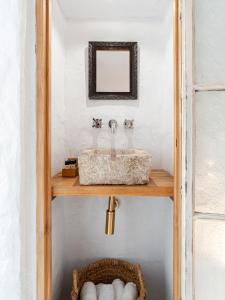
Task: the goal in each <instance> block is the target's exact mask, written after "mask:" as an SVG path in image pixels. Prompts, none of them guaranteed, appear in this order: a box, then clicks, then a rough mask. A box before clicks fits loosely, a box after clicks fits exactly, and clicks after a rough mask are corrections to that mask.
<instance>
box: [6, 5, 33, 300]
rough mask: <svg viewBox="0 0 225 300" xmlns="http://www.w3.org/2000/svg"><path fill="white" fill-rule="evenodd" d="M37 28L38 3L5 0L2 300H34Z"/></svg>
mask: <svg viewBox="0 0 225 300" xmlns="http://www.w3.org/2000/svg"><path fill="white" fill-rule="evenodd" d="M28 16H29V18H28ZM34 28H35V26H34V1H26V0H23V1H17V0H11V1H0V37H1V47H0V82H1V88H0V170H1V174H0V191H1V194H0V266H1V267H0V299H1V300H6V299H15V300H16V299H29V300H30V299H35V215H36V213H35V180H36V179H35V93H34V87H35V80H34V70H35V67H34V57H35V54H34V44H35V42H34Z"/></svg>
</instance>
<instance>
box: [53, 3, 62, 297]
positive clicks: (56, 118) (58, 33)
mask: <svg viewBox="0 0 225 300" xmlns="http://www.w3.org/2000/svg"><path fill="white" fill-rule="evenodd" d="M52 11H53V14H52V108H53V111H52V157H53V161H52V173H53V174H55V173H57V172H59V171H60V168H61V167H62V164H63V163H64V159H65V145H64V139H65V126H64V123H65V121H64V118H65V113H64V110H65V105H64V96H65V93H64V78H65V76H64V69H65V49H64V44H65V43H64V27H65V24H64V19H63V16H62V13H61V11H60V9H59V6H58V4H57V2H56V1H53V10H52ZM63 211H64V203H63V202H62V201H61V202H60V201H54V202H53V203H52V215H53V224H52V244H53V247H52V249H53V252H52V254H53V258H52V260H53V263H52V265H53V279H52V280H53V299H54V300H56V299H58V300H61V299H62V288H63V269H64V259H65V258H64V256H65V253H64V232H63V231H64V229H65V228H64V226H63V223H64V217H63Z"/></svg>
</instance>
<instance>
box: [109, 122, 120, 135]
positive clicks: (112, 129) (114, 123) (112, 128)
mask: <svg viewBox="0 0 225 300" xmlns="http://www.w3.org/2000/svg"><path fill="white" fill-rule="evenodd" d="M117 127H118V123H117V121H116V120H110V121H109V128H111V132H112V133H113V134H114V133H115V132H116V129H117Z"/></svg>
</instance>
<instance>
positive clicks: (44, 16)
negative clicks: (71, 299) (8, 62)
mask: <svg viewBox="0 0 225 300" xmlns="http://www.w3.org/2000/svg"><path fill="white" fill-rule="evenodd" d="M50 11H51V10H50V0H36V80H37V85H36V95H37V300H51V299H52V263H51V258H52V241H51V231H52V228H51V218H52V216H51V214H52V213H51V123H50V122H51V117H50V115H51V113H50V110H51V105H50V104H51V78H50V72H51V68H50V67H51V66H50V51H51V45H50Z"/></svg>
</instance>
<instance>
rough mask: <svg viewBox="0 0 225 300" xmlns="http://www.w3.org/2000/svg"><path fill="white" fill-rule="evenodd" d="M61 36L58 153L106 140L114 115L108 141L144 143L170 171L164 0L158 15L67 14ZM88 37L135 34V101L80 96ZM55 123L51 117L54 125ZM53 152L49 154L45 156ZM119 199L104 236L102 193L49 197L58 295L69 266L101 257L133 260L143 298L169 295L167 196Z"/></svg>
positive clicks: (168, 37) (168, 21)
mask: <svg viewBox="0 0 225 300" xmlns="http://www.w3.org/2000/svg"><path fill="white" fill-rule="evenodd" d="M167 9H168V8H167ZM64 36H65V48H66V67H65V73H64V74H65V98H64V101H65V108H64V113H65V115H64V129H65V136H64V146H65V151H66V155H67V156H70V155H77V154H79V153H80V151H81V150H82V149H84V148H87V147H91V146H95V147H97V146H98V147H110V146H111V143H112V137H111V135H110V133H109V131H108V128H107V122H108V120H109V119H110V118H116V119H117V120H118V122H119V124H120V127H119V129H118V132H117V134H116V136H115V146H116V147H132V146H133V147H140V148H144V149H146V150H148V151H150V152H151V153H152V155H153V166H154V167H156V168H165V169H168V170H170V171H171V172H172V171H173V155H172V153H173V134H172V131H173V94H172V90H173V82H172V78H173V74H172V58H173V56H172V1H171V7H170V10H169V11H168V10H166V11H165V13H164V14H163V18H161V19H160V20H159V19H152V20H149V21H146V20H145V21H139V22H137V21H136V22H135V21H132V22H131V21H129V22H128V21H127V22H126V21H124V22H119V21H118V22H103V21H102V22H97V21H79V22H78V21H77V22H72V21H67V22H66V30H65V33H64ZM93 40H103V41H110V40H111V41H115V40H116V41H126V40H127V41H138V43H139V99H138V100H137V101H134V100H132V101H124V100H123V101H100V100H98V101H95V100H89V99H88V96H87V95H88V86H87V82H88V60H87V54H88V53H87V47H88V41H93ZM62 80H63V78H62ZM55 109H56V110H57V107H56V108H54V107H53V114H54V113H55ZM56 114H57V111H56ZM62 116H63V113H62ZM92 117H101V118H103V120H104V124H105V126H104V128H103V129H101V130H98V131H97V130H95V129H92V128H91V120H92ZM124 118H134V119H135V129H134V131H133V133H130V134H129V132H125V131H124V130H123V128H122V123H123V120H124ZM61 125H62V124H61ZM61 125H60V123H58V126H59V127H60V126H61ZM59 132H60V131H59ZM59 136H60V135H59ZM58 147H61V145H58ZM61 159H62V157H60V156H58V157H57V156H55V157H53V161H56V160H60V161H61ZM120 200H121V207H120V208H119V210H118V212H117V216H116V222H117V224H116V234H115V235H114V236H112V237H108V236H105V235H104V226H105V210H106V208H107V202H108V199H107V198H106V197H90V198H85V197H83V198H82V197H76V198H75V197H74V198H57V199H56V200H55V201H54V202H55V204H54V205H57V203H58V205H60V203H62V202H63V203H64V227H63V230H64V235H65V237H64V240H63V243H64V251H65V252H64V254H65V255H64V262H63V264H64V286H65V289H64V292H65V299H68V297H69V292H70V288H71V284H72V281H71V278H72V277H71V276H72V270H73V269H74V268H75V267H80V266H83V265H85V264H87V263H88V262H90V261H93V260H95V259H98V258H102V257H119V258H124V259H128V260H130V261H133V262H140V263H141V264H142V266H143V270H144V273H145V277H146V282H147V286H148V287H149V292H150V296H151V299H153V300H155V299H159V300H165V299H166V300H169V299H172V295H171V290H172V203H171V202H170V200H169V199H167V198H142V197H138V198H134V197H131V198H123V197H122V198H120ZM61 205H62V204H61ZM62 214H63V211H62ZM55 222H56V221H55ZM149 299H150V297H149Z"/></svg>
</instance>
